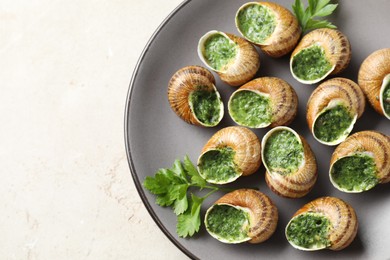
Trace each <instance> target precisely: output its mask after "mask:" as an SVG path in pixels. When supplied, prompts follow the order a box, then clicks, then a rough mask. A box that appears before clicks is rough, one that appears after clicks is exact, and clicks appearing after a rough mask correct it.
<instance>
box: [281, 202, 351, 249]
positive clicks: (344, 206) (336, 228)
mask: <svg viewBox="0 0 390 260" xmlns="http://www.w3.org/2000/svg"><path fill="white" fill-rule="evenodd" d="M304 214H314V215H319V216H323V217H325V218H327V219H328V220H329V222H330V228H329V231H328V241H329V244H328V245H322V246H314V247H312V248H305V247H302V246H299V245H297V244H296V243H294V241H292V239H289V237H288V235H287V230H288V228H289V226H290V224H291V222H292V221H293V220H294V219H295V218H296V217H298V216H300V215H304ZM357 229H358V220H357V217H356V213H355V210H354V209H353V208H352V207H351V206H350V205H349V204H348V203H346V202H345V201H343V200H341V199H338V198H335V197H322V198H318V199H316V200H313V201H311V202H309V203H307V204H306V205H304V206H303V207H302V208H300V209H299V210H298V211H297V212H296V213H295V214H294V216H293V218H292V219H291V220H290V222H289V223H288V224H287V227H286V237H287V240H288V241H289V243H290V244H291V245H292V246H293V247H294V248H297V249H300V250H305V251H313V250H320V249H324V248H329V249H331V250H335V251H338V250H341V249H344V248H345V247H347V246H349V245H350V244H351V243H352V241H353V240H354V238H355V237H356V233H357ZM305 231H306V232H308V231H309V230H308V229H306V230H305Z"/></svg>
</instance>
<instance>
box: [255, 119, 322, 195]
mask: <svg viewBox="0 0 390 260" xmlns="http://www.w3.org/2000/svg"><path fill="white" fill-rule="evenodd" d="M280 130H287V131H290V132H292V133H293V134H294V135H295V137H296V138H297V139H298V140H299V142H300V144H301V145H302V146H303V161H302V163H301V165H300V166H299V168H298V169H297V170H296V171H295V172H292V173H289V174H286V175H282V174H279V173H278V172H273V171H272V170H270V168H269V167H268V165H267V163H266V160H265V157H264V156H265V151H264V149H265V147H266V143H267V140H268V138H269V137H270V136H271V135H272V134H273V133H274V132H276V131H280ZM261 148H262V150H261V158H262V161H263V163H264V166H265V169H266V172H265V180H266V183H267V185H268V187H269V188H270V189H271V190H272V191H273V192H275V193H276V194H277V195H279V196H282V197H286V198H301V197H303V196H305V195H306V194H307V193H309V192H310V191H311V189H312V188H313V186H314V184H315V182H316V180H317V162H316V158H315V156H314V153H313V151H312V150H311V148H310V146H309V144H308V143H307V141H306V140H305V138H303V137H302V136H300V135H299V134H298V133H297V132H295V131H294V130H293V129H291V128H289V127H285V126H278V127H275V128H273V129H271V130H270V131H268V132H267V133H266V134H265V135H264V137H263V139H262V141H261Z"/></svg>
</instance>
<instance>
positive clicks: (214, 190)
mask: <svg viewBox="0 0 390 260" xmlns="http://www.w3.org/2000/svg"><path fill="white" fill-rule="evenodd" d="M217 190H218V189H213V190H212V191H210V192H209V193H207V194H206V195H204V196H203V199H206V198H207V197H208V196H210V195H211V194H213V193H214V192H216V191H217Z"/></svg>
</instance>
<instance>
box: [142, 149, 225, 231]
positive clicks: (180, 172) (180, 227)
mask: <svg viewBox="0 0 390 260" xmlns="http://www.w3.org/2000/svg"><path fill="white" fill-rule="evenodd" d="M143 186H144V187H145V188H146V189H147V190H149V191H150V192H151V193H152V194H155V195H157V197H156V203H157V204H158V205H160V206H163V207H168V206H171V207H172V208H173V211H174V212H175V214H176V215H177V226H176V232H177V234H178V235H179V236H180V237H187V236H190V237H191V236H193V235H194V234H195V233H196V232H198V231H199V228H200V224H201V221H200V209H201V206H202V203H203V201H204V200H205V199H206V198H207V197H208V196H210V195H211V194H213V193H214V192H216V191H218V190H224V191H231V190H230V189H224V188H220V187H218V186H214V185H208V184H207V182H206V181H205V180H204V179H203V178H202V177H201V176H200V175H199V172H198V170H197V169H196V167H195V166H194V165H193V163H192V162H191V160H190V159H189V158H188V156H185V157H184V160H183V163H182V162H181V161H180V160H178V159H177V160H175V162H174V164H173V166H172V168H170V169H160V170H158V171H157V172H156V174H155V175H154V177H151V176H148V177H146V179H145V181H144V183H143ZM190 187H197V188H198V189H200V190H202V189H209V190H210V192H209V193H207V194H206V195H205V196H203V197H198V196H196V195H195V194H193V193H191V196H188V195H187V192H188V189H189V188H190Z"/></svg>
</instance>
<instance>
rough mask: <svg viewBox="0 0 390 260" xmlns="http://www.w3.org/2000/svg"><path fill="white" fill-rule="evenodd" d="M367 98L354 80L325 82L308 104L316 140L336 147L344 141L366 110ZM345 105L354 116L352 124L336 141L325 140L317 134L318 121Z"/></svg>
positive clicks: (335, 79)
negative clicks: (316, 125) (326, 113)
mask: <svg viewBox="0 0 390 260" xmlns="http://www.w3.org/2000/svg"><path fill="white" fill-rule="evenodd" d="M365 103H366V101H365V98H364V94H363V92H362V90H361V89H360V87H359V86H358V85H357V84H356V83H355V82H353V81H352V80H349V79H345V78H333V79H330V80H327V81H325V82H323V83H322V84H321V85H319V86H318V87H317V88H316V89H315V90H314V91H313V93H312V94H311V96H310V98H309V100H308V102H307V114H306V119H307V124H308V125H309V128H310V131H311V132H312V134H313V136H314V138H315V139H316V140H317V141H318V142H320V143H322V144H325V145H336V144H339V143H341V142H342V141H344V140H345V139H346V138H347V136H348V135H349V133H350V132H351V131H352V129H353V126H354V124H355V122H356V119H358V118H360V117H361V116H362V114H363V112H364V108H365ZM340 104H341V105H343V106H344V107H345V108H346V110H347V111H348V112H349V114H350V115H351V116H352V122H351V124H350V125H349V127H348V128H347V129H345V131H344V132H343V133H342V134H341V135H340V136H339V138H337V139H336V140H329V141H327V140H323V139H321V138H320V137H318V136H316V134H315V131H314V129H315V124H316V122H317V119H318V118H319V117H320V116H321V115H322V114H323V113H324V112H326V111H329V110H330V109H332V108H334V107H335V106H337V105H340Z"/></svg>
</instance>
